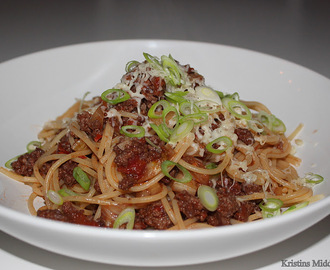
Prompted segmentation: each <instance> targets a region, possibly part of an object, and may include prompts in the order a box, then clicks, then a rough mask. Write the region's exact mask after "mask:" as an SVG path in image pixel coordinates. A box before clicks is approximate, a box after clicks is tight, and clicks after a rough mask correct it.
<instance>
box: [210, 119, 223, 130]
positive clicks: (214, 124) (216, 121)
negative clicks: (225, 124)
mask: <svg viewBox="0 0 330 270" xmlns="http://www.w3.org/2000/svg"><path fill="white" fill-rule="evenodd" d="M220 126H221V121H220V120H219V119H216V118H215V119H214V121H213V122H212V123H211V129H212V130H215V129H217V128H219V127H220Z"/></svg>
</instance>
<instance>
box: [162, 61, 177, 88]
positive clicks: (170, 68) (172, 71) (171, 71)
mask: <svg viewBox="0 0 330 270" xmlns="http://www.w3.org/2000/svg"><path fill="white" fill-rule="evenodd" d="M161 61H162V66H163V69H164V71H165V72H166V73H167V74H168V79H169V82H170V83H171V84H172V85H175V86H177V85H180V84H181V70H180V68H179V66H178V64H177V63H176V61H175V60H174V59H173V57H172V56H171V55H169V56H166V55H162V57H161Z"/></svg>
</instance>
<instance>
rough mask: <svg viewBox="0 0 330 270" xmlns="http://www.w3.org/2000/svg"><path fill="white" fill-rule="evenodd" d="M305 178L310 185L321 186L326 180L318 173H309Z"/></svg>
mask: <svg viewBox="0 0 330 270" xmlns="http://www.w3.org/2000/svg"><path fill="white" fill-rule="evenodd" d="M304 178H305V181H306V183H310V184H319V183H321V182H323V180H324V178H323V177H322V176H321V175H319V174H316V173H307V174H306V175H305V177H304Z"/></svg>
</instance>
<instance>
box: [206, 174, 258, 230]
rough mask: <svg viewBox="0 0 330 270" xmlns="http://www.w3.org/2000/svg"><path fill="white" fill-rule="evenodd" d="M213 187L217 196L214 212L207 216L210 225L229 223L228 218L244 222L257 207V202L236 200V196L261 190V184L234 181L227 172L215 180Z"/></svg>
mask: <svg viewBox="0 0 330 270" xmlns="http://www.w3.org/2000/svg"><path fill="white" fill-rule="evenodd" d="M215 189H216V190H217V195H218V198H219V206H218V208H217V210H216V213H211V214H209V216H208V217H207V222H208V223H209V224H210V225H212V226H222V225H229V224H230V219H231V218H233V219H237V220H240V221H243V222H246V221H247V219H248V217H249V216H250V215H251V214H252V213H254V212H255V211H256V210H257V209H258V205H257V203H258V202H254V201H246V202H240V203H239V202H238V201H237V200H236V196H242V195H248V194H252V193H255V192H260V191H261V190H262V187H261V186H258V185H255V184H245V183H243V184H242V183H240V182H237V181H234V180H233V179H231V178H230V177H229V176H228V175H227V174H223V175H222V177H221V178H220V179H219V180H218V181H217V182H216V186H215Z"/></svg>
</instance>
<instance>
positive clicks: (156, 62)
mask: <svg viewBox="0 0 330 270" xmlns="http://www.w3.org/2000/svg"><path fill="white" fill-rule="evenodd" d="M143 56H144V58H145V59H146V60H147V62H148V63H149V64H151V65H152V66H153V67H154V68H155V69H159V70H163V68H162V66H161V64H160V62H159V59H158V58H157V57H156V56H152V55H150V54H149V53H145V52H144V53H143Z"/></svg>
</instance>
